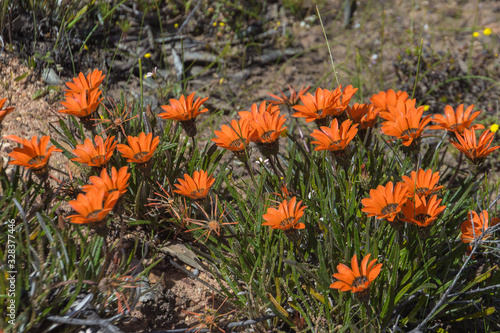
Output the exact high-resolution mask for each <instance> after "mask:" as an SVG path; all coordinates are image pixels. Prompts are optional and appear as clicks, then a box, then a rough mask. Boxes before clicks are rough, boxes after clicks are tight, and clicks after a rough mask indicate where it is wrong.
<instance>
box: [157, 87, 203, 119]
mask: <svg viewBox="0 0 500 333" xmlns="http://www.w3.org/2000/svg"><path fill="white" fill-rule="evenodd" d="M194 94H195V93H192V94H191V95H189V96H188V97H187V98H185V97H184V95H182V96H181V98H179V100H176V99H170V104H171V105H162V107H161V108H162V109H163V110H164V111H165V112H164V113H160V114H159V115H158V117H161V118H163V119H172V120H178V121H186V120H190V119H194V118H196V117H197V116H198V115H199V114H201V113H204V112H207V111H208V109H207V108H204V109H203V110H201V111H200V110H199V109H200V107H201V105H202V104H203V103H205V102H206V101H207V100H208V97H205V98H203V99H202V98H201V97H198V98H197V99H196V101H195V102H194V103H193V100H194Z"/></svg>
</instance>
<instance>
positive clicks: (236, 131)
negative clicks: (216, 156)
mask: <svg viewBox="0 0 500 333" xmlns="http://www.w3.org/2000/svg"><path fill="white" fill-rule="evenodd" d="M214 134H215V135H216V136H217V138H214V139H212V141H213V142H215V144H216V145H217V146H219V147H222V148H224V149H227V150H230V151H232V152H233V153H235V154H236V155H237V156H242V155H243V156H244V155H245V149H246V147H247V146H248V144H249V143H250V134H251V131H250V126H249V124H248V121H244V120H243V119H240V120H239V121H236V120H234V119H233V120H232V121H231V127H229V126H227V125H222V127H221V130H220V131H214Z"/></svg>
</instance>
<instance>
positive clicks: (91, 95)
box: [59, 89, 103, 118]
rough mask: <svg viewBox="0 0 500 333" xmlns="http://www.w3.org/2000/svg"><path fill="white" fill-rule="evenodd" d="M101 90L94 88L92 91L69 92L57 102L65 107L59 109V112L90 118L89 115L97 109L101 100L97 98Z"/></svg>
mask: <svg viewBox="0 0 500 333" xmlns="http://www.w3.org/2000/svg"><path fill="white" fill-rule="evenodd" d="M101 93H102V91H100V90H97V89H94V90H92V91H86V90H84V91H82V92H81V93H74V94H69V95H67V96H66V100H65V101H62V102H59V103H61V104H62V105H63V106H64V107H65V108H66V109H62V110H59V112H61V113H65V114H69V115H73V116H75V117H78V118H90V115H91V114H92V113H94V112H95V110H97V107H98V106H99V104H100V103H101V101H102V100H103V99H102V98H101V99H99V97H100V96H101Z"/></svg>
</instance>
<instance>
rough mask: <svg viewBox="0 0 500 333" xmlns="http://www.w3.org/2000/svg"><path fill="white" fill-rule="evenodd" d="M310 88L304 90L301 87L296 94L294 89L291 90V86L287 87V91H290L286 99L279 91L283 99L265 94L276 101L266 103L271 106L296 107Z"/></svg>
mask: <svg viewBox="0 0 500 333" xmlns="http://www.w3.org/2000/svg"><path fill="white" fill-rule="evenodd" d="M310 87H311V86H307V87H306V88H304V86H302V87H301V88H300V91H299V92H296V91H295V89H293V88H292V86H291V85H288V89H290V97H287V96H286V95H285V94H284V93H283V92H282V91H281V89H279V91H280V93H281V96H283V97H279V96H276V95H273V94H270V93H267V94H268V95H269V96H271V97H272V98H275V99H277V101H273V100H271V101H268V102H269V103H271V104H273V105H281V104H285V105H288V107H292V106H294V105H297V104H298V103H299V101H300V98H301V97H302V96H303V95H304V94H305V93H306V92H307V91H308V90H309V88H310Z"/></svg>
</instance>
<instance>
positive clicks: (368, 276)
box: [330, 253, 382, 301]
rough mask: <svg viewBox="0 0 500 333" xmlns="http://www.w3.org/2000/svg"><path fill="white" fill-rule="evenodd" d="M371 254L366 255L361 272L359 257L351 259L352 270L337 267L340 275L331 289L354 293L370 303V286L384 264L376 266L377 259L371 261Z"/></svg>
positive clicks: (337, 275) (345, 267) (334, 275)
mask: <svg viewBox="0 0 500 333" xmlns="http://www.w3.org/2000/svg"><path fill="white" fill-rule="evenodd" d="M370 256H371V254H370V253H369V254H368V255H366V256H365V257H364V258H363V260H362V261H361V271H360V266H359V265H358V257H357V256H356V255H354V256H353V257H352V259H351V268H349V267H348V266H346V265H344V264H338V265H337V271H338V273H335V274H333V277H334V278H336V279H337V280H339V281H335V282H334V283H332V284H331V285H330V288H333V289H340V291H349V290H350V291H352V292H353V293H354V295H356V296H357V297H358V298H359V299H361V300H363V301H368V299H369V295H370V285H371V284H372V281H373V280H375V278H376V277H377V276H378V275H379V274H380V271H381V270H382V264H376V265H375V263H376V262H377V259H373V260H372V261H370V263H368V261H369V260H370Z"/></svg>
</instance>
